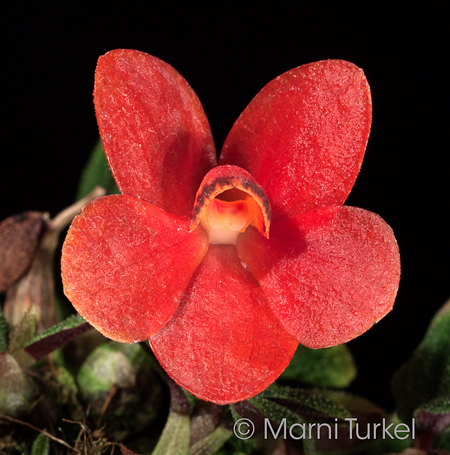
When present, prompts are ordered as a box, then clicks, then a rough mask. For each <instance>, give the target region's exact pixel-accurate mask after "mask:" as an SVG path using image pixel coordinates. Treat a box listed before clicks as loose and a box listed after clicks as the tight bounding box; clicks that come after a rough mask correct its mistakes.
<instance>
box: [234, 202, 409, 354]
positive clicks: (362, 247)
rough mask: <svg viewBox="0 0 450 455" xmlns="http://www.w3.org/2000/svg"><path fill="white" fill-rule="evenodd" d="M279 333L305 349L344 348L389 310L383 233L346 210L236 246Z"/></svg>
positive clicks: (390, 284) (391, 285)
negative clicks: (282, 330)
mask: <svg viewBox="0 0 450 455" xmlns="http://www.w3.org/2000/svg"><path fill="white" fill-rule="evenodd" d="M237 248H238V253H239V256H240V258H241V259H242V260H243V261H244V262H245V263H246V264H247V265H248V266H249V268H250V270H251V271H252V272H253V273H254V275H255V277H256V279H257V280H258V281H259V283H260V285H261V288H262V289H263V291H264V293H265V294H266V296H267V300H268V303H269V305H270V307H271V308H272V310H273V312H274V314H275V315H276V317H277V318H278V319H279V320H280V322H281V323H282V325H283V327H284V328H285V329H286V330H288V331H289V333H291V334H292V335H294V336H295V337H296V338H297V339H298V341H299V342H300V343H301V344H303V345H305V346H308V347H310V348H324V347H328V346H334V345H337V344H341V343H345V342H346V341H349V340H351V339H353V338H355V337H357V336H358V335H360V334H362V333H364V332H365V331H366V330H368V329H369V328H370V327H371V326H372V324H374V323H376V322H377V321H378V320H380V319H381V318H382V317H383V316H385V315H386V313H388V312H389V311H390V309H391V308H392V305H393V303H394V299H395V295H396V293H397V288H398V283H399V279H400V257H399V252H398V247H397V243H396V241H395V238H394V235H393V233H392V230H391V228H390V227H389V226H388V225H387V224H386V223H385V222H384V221H383V220H382V219H381V218H380V217H379V216H378V215H375V214H374V213H371V212H367V211H365V210H362V209H358V208H354V207H328V208H322V209H316V210H313V211H311V212H308V213H306V214H303V215H301V216H298V217H296V218H292V219H285V220H281V221H278V222H272V225H271V237H270V240H269V241H267V240H266V239H264V238H263V237H262V236H261V235H259V234H258V233H257V232H256V231H255V230H254V229H252V230H247V231H246V232H245V233H244V234H242V236H241V237H240V238H239V240H238V244H237Z"/></svg>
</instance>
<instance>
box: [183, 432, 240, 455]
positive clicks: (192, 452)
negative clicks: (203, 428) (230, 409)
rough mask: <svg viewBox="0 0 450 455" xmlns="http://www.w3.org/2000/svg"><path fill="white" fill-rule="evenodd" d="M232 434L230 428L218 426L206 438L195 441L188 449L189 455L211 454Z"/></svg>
mask: <svg viewBox="0 0 450 455" xmlns="http://www.w3.org/2000/svg"><path fill="white" fill-rule="evenodd" d="M232 434H233V433H232V432H231V431H230V430H227V429H226V428H224V427H221V426H219V427H217V428H216V429H215V430H214V431H213V432H212V433H210V434H209V435H208V436H207V437H206V438H203V439H202V440H200V441H198V442H196V443H195V444H194V445H193V446H192V447H191V448H190V449H189V455H213V454H214V453H216V452H217V451H218V450H219V449H220V448H221V447H222V446H223V445H224V444H225V443H226V442H227V441H228V439H230V438H231V436H232Z"/></svg>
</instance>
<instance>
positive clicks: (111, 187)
mask: <svg viewBox="0 0 450 455" xmlns="http://www.w3.org/2000/svg"><path fill="white" fill-rule="evenodd" d="M96 186H101V187H103V188H104V189H105V190H106V193H107V194H114V193H119V190H118V189H117V186H116V182H115V180H114V177H113V176H112V173H111V170H110V169H109V166H108V161H107V159H106V156H105V152H104V151H103V146H102V141H101V140H99V141H98V142H97V144H96V146H95V147H94V150H93V151H92V153H91V156H90V157H89V160H88V162H87V164H86V166H85V168H84V170H83V173H82V174H81V179H80V183H79V185H78V190H77V196H76V199H77V201H78V200H79V199H82V198H84V197H86V196H87V195H88V194H89V193H90V192H91V191H92V190H93V189H94V188H95V187H96Z"/></svg>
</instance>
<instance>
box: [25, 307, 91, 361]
mask: <svg viewBox="0 0 450 455" xmlns="http://www.w3.org/2000/svg"><path fill="white" fill-rule="evenodd" d="M91 328H92V327H91V326H90V325H89V324H88V323H87V322H86V321H85V320H84V319H83V318H82V317H81V316H79V315H74V316H70V317H68V318H67V319H65V320H64V321H62V322H60V323H58V324H56V325H54V326H53V327H50V328H48V329H47V330H44V331H43V332H41V333H39V334H37V335H36V336H34V337H33V338H31V339H30V340H28V342H27V343H26V344H25V350H26V351H27V352H28V353H29V354H30V355H32V356H33V357H34V358H35V359H36V360H38V359H40V358H42V357H44V356H45V355H47V354H50V352H53V351H54V350H55V349H58V348H60V347H61V346H63V345H64V344H66V343H67V342H69V341H70V340H71V339H72V338H74V337H76V336H78V335H80V334H81V333H83V332H85V331H87V330H90V329H91Z"/></svg>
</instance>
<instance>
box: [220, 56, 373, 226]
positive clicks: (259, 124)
mask: <svg viewBox="0 0 450 455" xmlns="http://www.w3.org/2000/svg"><path fill="white" fill-rule="evenodd" d="M371 118H372V102H371V96H370V88H369V85H368V83H367V80H366V78H365V76H364V73H363V71H362V70H361V69H359V68H357V67H356V66H355V65H353V64H352V63H349V62H346V61H343V60H324V61H320V62H315V63H311V64H308V65H303V66H300V67H298V68H295V69H293V70H291V71H288V72H286V73H284V74H282V75H281V76H279V77H277V78H276V79H274V80H273V81H271V82H269V83H268V84H267V85H266V86H265V87H264V88H263V89H262V90H261V91H260V92H259V93H258V94H257V95H256V97H255V98H254V99H253V101H251V102H250V104H249V105H248V106H247V108H246V109H245V110H244V112H243V113H242V114H241V116H240V117H239V118H238V120H237V121H236V123H235V124H234V125H233V128H232V129H231V131H230V133H229V135H228V137H227V139H226V141H225V144H224V146H223V150H222V153H221V156H220V160H219V163H220V164H234V165H237V166H241V167H243V168H244V169H246V170H247V171H249V172H250V173H251V174H252V176H253V177H254V178H255V179H256V180H257V181H258V183H259V184H260V185H261V186H262V187H263V188H264V191H265V192H266V194H267V196H268V198H269V200H270V203H271V206H272V214H273V218H274V219H277V218H282V217H288V216H293V215H297V214H299V213H301V212H305V211H308V210H311V209H313V208H315V207H321V206H331V205H342V204H343V203H344V201H345V199H346V198H347V196H348V194H349V192H350V190H351V188H352V186H353V184H354V182H355V179H356V176H357V174H358V172H359V169H360V166H361V162H362V160H363V156H364V151H365V148H366V144H367V140H368V137H369V132H370V124H371Z"/></svg>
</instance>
